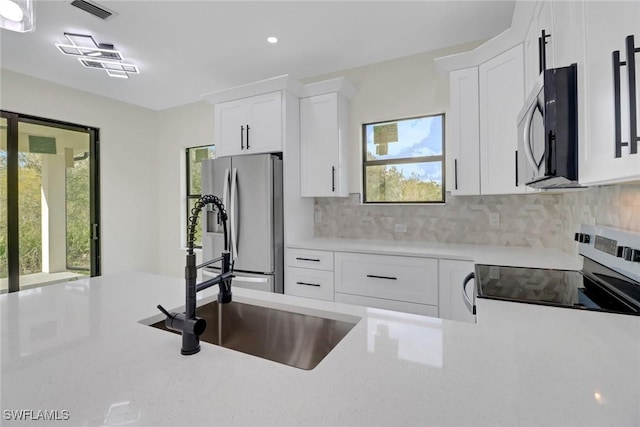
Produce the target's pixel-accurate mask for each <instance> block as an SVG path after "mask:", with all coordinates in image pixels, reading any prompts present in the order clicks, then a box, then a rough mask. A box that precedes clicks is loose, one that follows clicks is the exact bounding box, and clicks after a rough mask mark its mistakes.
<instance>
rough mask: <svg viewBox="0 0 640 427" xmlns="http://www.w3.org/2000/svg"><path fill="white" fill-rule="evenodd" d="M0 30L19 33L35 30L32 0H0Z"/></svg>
mask: <svg viewBox="0 0 640 427" xmlns="http://www.w3.org/2000/svg"><path fill="white" fill-rule="evenodd" d="M0 28H4V29H6V30H10V31H17V32H19V33H28V32H31V31H33V30H35V28H36V27H35V16H34V13H33V0H0Z"/></svg>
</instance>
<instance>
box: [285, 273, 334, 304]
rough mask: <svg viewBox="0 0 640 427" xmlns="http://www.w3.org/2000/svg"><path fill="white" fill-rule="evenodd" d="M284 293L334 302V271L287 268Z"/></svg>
mask: <svg viewBox="0 0 640 427" xmlns="http://www.w3.org/2000/svg"><path fill="white" fill-rule="evenodd" d="M284 293H285V294H287V295H295V296H297V297H307V298H315V299H322V300H326V301H333V271H326V270H311V269H308V268H298V267H287V280H286V282H285V285H284Z"/></svg>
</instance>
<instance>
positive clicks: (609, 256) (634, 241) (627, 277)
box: [475, 225, 640, 315]
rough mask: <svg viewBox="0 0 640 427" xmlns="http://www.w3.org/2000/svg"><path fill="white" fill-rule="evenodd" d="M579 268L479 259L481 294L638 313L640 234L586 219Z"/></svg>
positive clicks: (580, 235) (578, 235)
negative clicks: (591, 223)
mask: <svg viewBox="0 0 640 427" xmlns="http://www.w3.org/2000/svg"><path fill="white" fill-rule="evenodd" d="M575 239H576V241H578V242H579V243H578V246H579V253H580V254H581V255H583V256H584V265H583V269H582V270H581V271H569V270H553V269H544V268H523V267H509V266H500V265H485V264H476V271H475V278H476V286H477V292H478V294H477V295H478V297H480V298H490V299H499V300H505V301H515V302H525V303H531V304H544V305H551V306H559V307H569V308H576V309H584V310H596V311H607V312H612V313H623V314H635V315H640V249H638V248H640V234H638V233H633V232H626V231H622V230H616V229H611V228H607V227H597V226H588V225H583V226H582V228H581V232H580V233H576V236H575Z"/></svg>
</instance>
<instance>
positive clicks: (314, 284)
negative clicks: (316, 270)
mask: <svg viewBox="0 0 640 427" xmlns="http://www.w3.org/2000/svg"><path fill="white" fill-rule="evenodd" d="M296 285H305V286H315V287H317V288H319V287H320V284H319V283H307V282H296Z"/></svg>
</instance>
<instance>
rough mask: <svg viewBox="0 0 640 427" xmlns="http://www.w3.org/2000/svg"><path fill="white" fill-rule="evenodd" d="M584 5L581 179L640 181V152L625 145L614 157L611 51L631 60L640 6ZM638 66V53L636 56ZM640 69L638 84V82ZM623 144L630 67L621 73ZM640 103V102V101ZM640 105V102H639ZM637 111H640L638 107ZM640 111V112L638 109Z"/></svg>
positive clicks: (639, 38)
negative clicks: (629, 40) (628, 44)
mask: <svg viewBox="0 0 640 427" xmlns="http://www.w3.org/2000/svg"><path fill="white" fill-rule="evenodd" d="M583 7H584V18H585V21H584V27H585V33H584V34H585V40H584V46H585V63H584V82H583V85H581V93H580V94H581V95H583V96H582V99H579V102H580V104H581V105H582V107H583V108H584V122H585V124H586V130H585V132H584V134H583V135H581V137H580V159H579V164H578V166H579V169H578V170H579V181H580V183H581V184H583V185H589V184H609V183H615V182H624V181H633V180H639V179H640V150H639V151H638V153H636V154H631V153H630V147H629V146H628V145H627V146H626V147H622V149H621V157H615V154H616V153H615V116H614V99H615V98H614V96H615V94H614V83H613V62H612V52H613V51H616V50H619V51H620V60H621V61H626V60H627V53H626V49H625V38H626V37H627V36H628V35H634V37H635V45H636V47H637V46H640V2H638V1H620V2H618V1H607V2H601V1H586V2H584V3H583ZM635 59H636V62H638V60H639V59H640V55H639V54H636V55H635ZM639 69H640V67H636V73H637V75H636V85H638V83H640V72H639V71H640V70H639ZM579 77H580V75H579ZM620 83H621V91H620V101H621V102H620V106H621V136H622V137H621V140H622V141H623V142H629V133H630V130H629V127H630V125H629V95H628V69H627V67H626V66H623V67H621V70H620ZM639 99H640V98H639ZM636 103H637V100H636ZM636 109H637V110H640V108H638V106H637V105H636ZM639 112H640V111H639Z"/></svg>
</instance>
